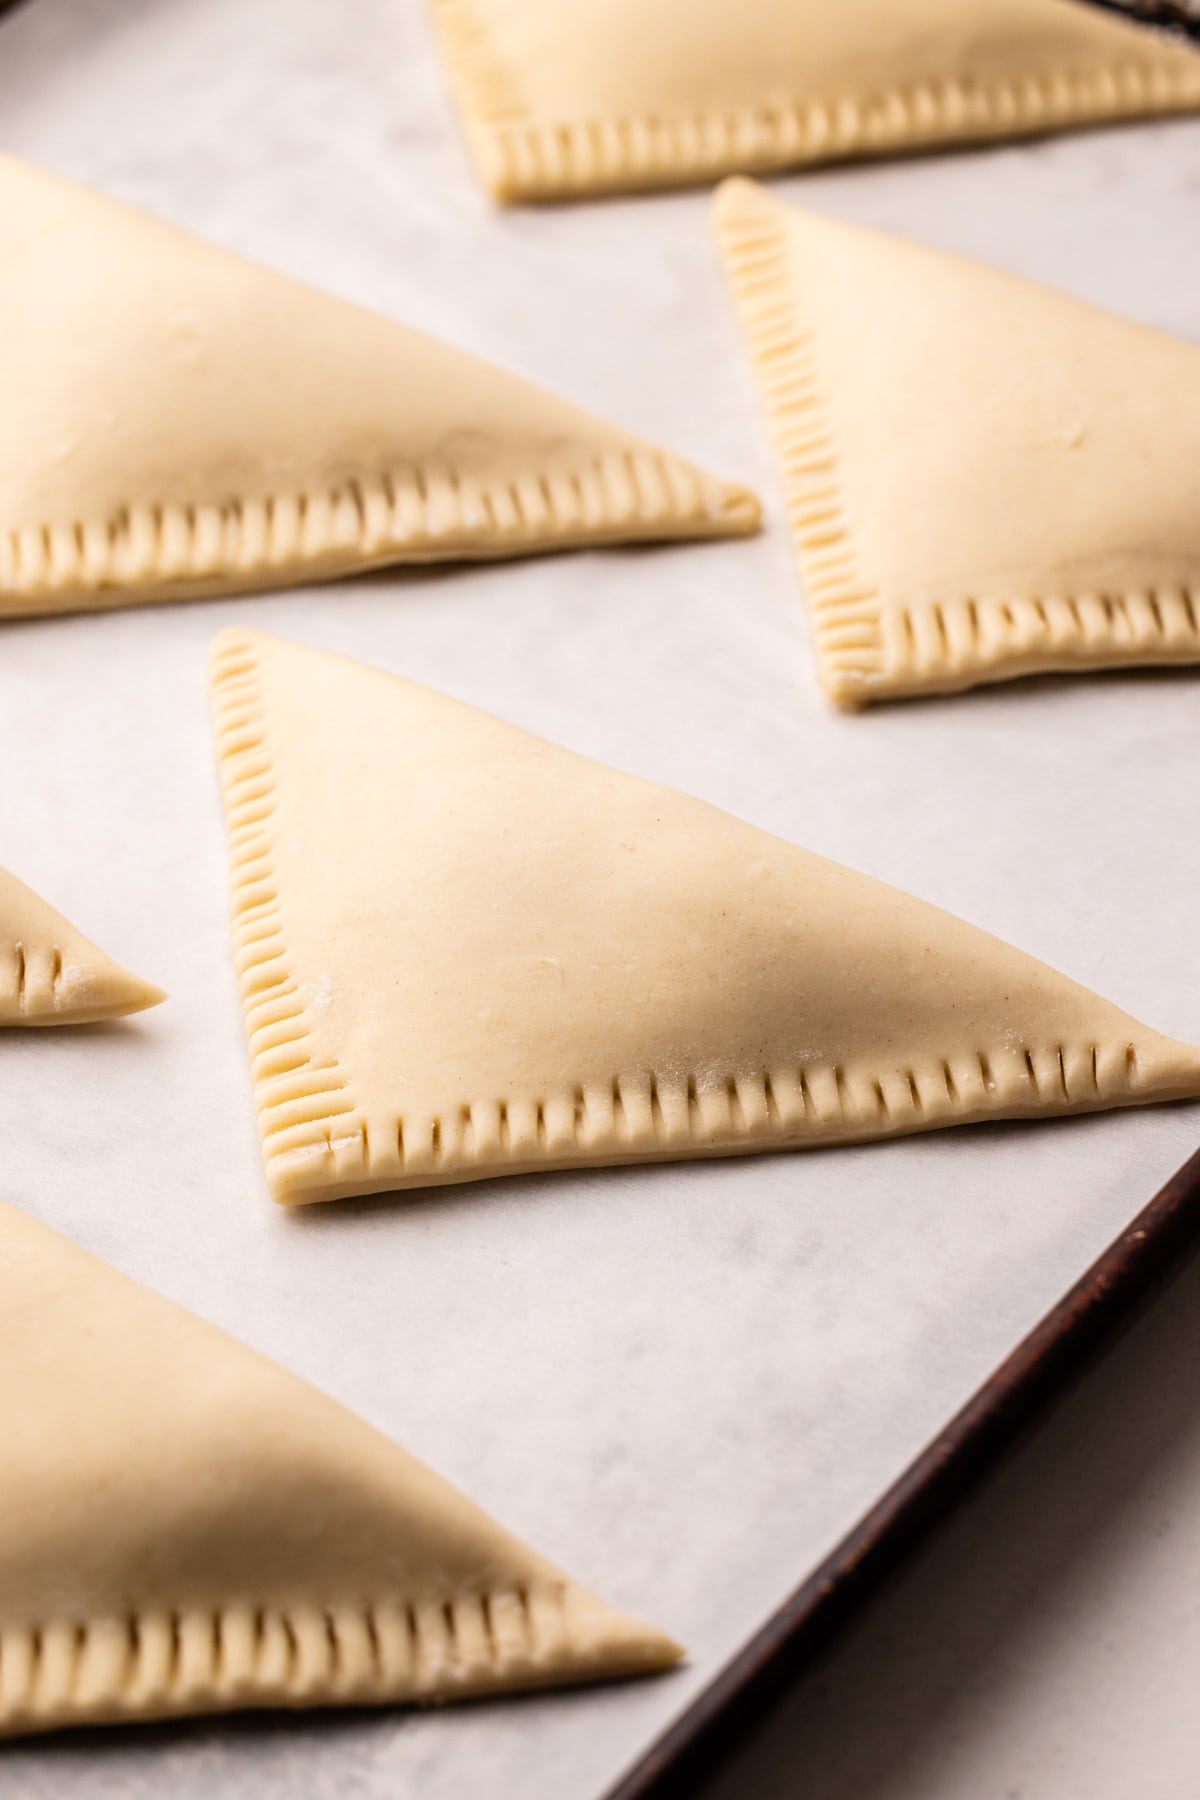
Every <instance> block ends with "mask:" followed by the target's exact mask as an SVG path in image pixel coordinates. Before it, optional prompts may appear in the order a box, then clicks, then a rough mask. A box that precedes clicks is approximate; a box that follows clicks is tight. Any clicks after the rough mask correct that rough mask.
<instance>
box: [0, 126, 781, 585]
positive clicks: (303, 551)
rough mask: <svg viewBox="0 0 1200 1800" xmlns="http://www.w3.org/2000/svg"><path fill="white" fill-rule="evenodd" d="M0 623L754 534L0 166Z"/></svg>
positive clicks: (536, 407)
mask: <svg viewBox="0 0 1200 1800" xmlns="http://www.w3.org/2000/svg"><path fill="white" fill-rule="evenodd" d="M0 218H2V219H3V224H4V279H3V281H2V282H0V390H2V391H3V395H4V404H3V406H2V407H0V616H3V615H4V614H6V613H7V614H20V613H46V612H59V611H64V610H68V609H72V608H80V607H102V606H116V605H124V604H130V603H132V602H134V601H144V600H170V599H182V598H187V597H189V596H194V595H203V594H225V593H236V592H240V591H244V590H246V589H250V588H264V587H274V586H280V585H286V584H289V583H294V582H297V581H310V580H317V579H323V578H325V577H328V576H333V575H343V574H346V573H348V572H350V571H353V570H358V569H366V568H371V567H375V566H378V565H381V564H384V563H394V562H409V561H417V562H420V561H429V560H433V559H446V558H462V557H487V556H510V555H513V554H516V553H518V552H525V551H531V550H548V549H553V548H556V547H561V546H565V545H574V544H600V543H606V542H614V541H618V540H621V541H624V540H631V539H657V538H684V537H705V536H720V535H727V534H730V533H737V532H745V531H749V530H752V529H753V528H754V527H755V525H756V524H757V522H758V503H757V501H756V500H755V499H754V497H753V495H751V494H749V493H747V492H746V490H745V489H744V488H739V487H733V486H730V485H728V484H726V483H724V482H720V481H717V480H715V479H714V478H713V477H711V476H708V475H705V474H703V473H702V472H701V471H700V470H698V469H696V468H694V467H693V466H692V465H691V464H690V463H687V462H684V461H683V460H682V459H681V458H680V457H677V456H673V455H671V454H669V453H668V452H666V451H664V450H659V449H657V448H655V447H654V446H653V445H652V444H648V443H646V442H644V441H643V440H642V439H640V438H636V437H633V436H632V435H630V433H628V432H624V431H620V430H618V429H617V428H616V427H615V426H612V425H608V424H606V423H605V422H604V421H602V420H600V419H596V418H593V417H592V416H591V415H590V414H588V413H585V412H583V411H581V410H580V409H579V408H578V407H575V406H571V405H569V404H568V403H567V402H566V401H564V400H559V399H557V398H556V397H555V396H554V395H552V394H547V393H544V392H542V390H540V389H539V388H536V387H534V386H532V385H531V384H530V383H528V382H526V381H522V380H520V379H519V378H518V377H516V376H514V375H508V374H505V373H504V372H503V371H502V370H500V369H497V368H493V367H491V366H490V365H489V364H487V363H484V362H480V361H477V360H476V359H475V358H474V357H471V356H467V355H466V354H464V352H462V351H460V350H454V349H452V348H450V347H449V346H448V345H445V344H440V343H438V342H436V341H435V340H434V339H432V338H427V337H425V336H423V335H422V334H421V333H419V332H415V331H410V330H407V329H406V328H405V327H404V326H401V325H397V324H394V323H392V322H391V321H390V320H388V319H384V318H381V317H379V316H377V315H376V314H374V313H369V312H364V311H362V310H361V309H360V308H358V307H355V306H351V305H349V304H348V303H347V302H345V301H342V300H337V299H334V298H333V297H332V296H331V295H328V294H323V293H320V292H318V291H317V290H316V289H314V288H309V287H305V286H304V285H303V284H301V283H300V282H297V281H293V280H291V279H289V278H288V277H287V276H285V275H280V274H277V273H275V272H273V271H271V270H269V269H263V268H259V267H257V266H256V265H255V264H253V263H249V262H245V261H243V260H242V259H241V258H240V257H237V256H234V255H233V254H232V253H231V252H229V251H227V250H222V249H219V248H218V247H217V246H216V245H213V244H207V243H204V242H203V241H201V240H200V239H198V238H194V237H190V236H188V235H187V234H186V233H185V232H182V231H178V230H175V229H174V228H173V227H171V226H169V225H165V224H163V223H161V222H160V221H158V220H156V219H152V218H149V217H147V216H145V215H143V214H141V213H137V212H133V211H130V210H128V209H127V208H126V207H123V206H120V205H118V204H117V203H116V202H115V201H112V200H108V199H105V198H104V197H102V196H101V195H98V194H93V193H89V192H88V191H87V190H85V189H83V188H78V187H75V186H73V185H72V184H70V183H69V182H65V181H60V180H57V179H56V178H54V177H53V176H50V175H46V174H43V173H42V172H41V171H39V170H36V169H32V168H30V167H28V166H27V165H25V164H23V163H20V162H17V161H16V160H15V159H13V158H11V157H0Z"/></svg>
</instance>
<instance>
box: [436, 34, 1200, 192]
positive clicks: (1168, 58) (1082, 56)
mask: <svg viewBox="0 0 1200 1800" xmlns="http://www.w3.org/2000/svg"><path fill="white" fill-rule="evenodd" d="M432 4H433V11H434V17H435V19H436V21H437V24H438V27H439V30H440V35H441V40H442V48H443V52H444V55H445V58H446V62H447V65H448V68H449V71H450V75H451V78H452V81H453V84H454V88H455V91H456V94H457V98H458V102H459V107H460V110H461V112H462V115H463V119H464V123H465V126H466V130H467V134H468V138H469V141H470V144H471V149H472V151H473V154H474V157H475V160H476V163H477V165H478V168H479V172H480V175H481V176H482V178H483V180H484V182H485V183H486V184H487V186H488V187H489V188H490V189H491V191H492V193H493V194H494V195H495V196H496V198H497V199H499V200H545V199H552V198H561V197H564V196H572V195H579V194H588V193H596V192H602V191H604V190H606V189H613V188H637V187H652V186H663V185H668V184H671V183H678V182H687V181H703V180H706V179H709V178H711V177H712V176H715V175H725V174H729V173H731V172H733V171H735V170H748V169H777V168H787V167H790V166H793V165H799V164H802V163H813V162H826V161H831V160H837V159H841V158H844V157H851V156H882V155H888V154H893V153H895V152H897V151H906V150H914V149H918V148H920V147H922V146H929V145H944V144H953V143H962V142H971V141H983V140H986V139H989V138H1007V137H1017V136H1020V135H1022V134H1026V135H1027V134H1029V133H1032V132H1042V131H1051V130H1059V129H1062V128H1063V127H1067V126H1073V125H1087V124H1093V123H1096V122H1097V121H1102V120H1106V119H1120V118H1129V117H1134V116H1137V115H1144V114H1150V113H1162V112H1172V111H1181V110H1185V109H1190V108H1193V107H1195V106H1197V105H1200V56H1197V55H1196V54H1194V53H1192V52H1189V51H1188V50H1187V49H1185V48H1183V47H1180V46H1177V45H1175V44H1170V43H1167V42H1166V41H1165V40H1162V39H1157V38H1155V37H1154V36H1152V35H1151V34H1149V33H1148V32H1146V31H1144V30H1142V29H1140V28H1138V27H1137V26H1134V25H1131V24H1129V23H1127V22H1126V21H1125V20H1123V19H1115V18H1105V17H1104V16H1102V15H1100V14H1097V13H1095V12H1093V11H1089V10H1088V8H1086V7H1084V6H1081V5H1079V4H1077V3H1076V0H739V4H737V5H732V4H730V0H655V4H654V5H653V6H648V5H647V4H646V0H570V4H569V5H567V4H564V3H563V0H432Z"/></svg>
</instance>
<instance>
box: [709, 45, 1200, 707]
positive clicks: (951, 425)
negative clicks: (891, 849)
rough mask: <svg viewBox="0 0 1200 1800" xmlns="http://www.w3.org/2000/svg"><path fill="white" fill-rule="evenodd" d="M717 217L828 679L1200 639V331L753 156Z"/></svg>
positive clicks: (1158, 651) (1053, 660) (839, 687)
mask: <svg viewBox="0 0 1200 1800" xmlns="http://www.w3.org/2000/svg"><path fill="white" fill-rule="evenodd" d="M1081 10H1082V9H1081ZM716 228H717V234H718V238H719V241H720V244H721V248H722V251H723V254H724V258H725V261H726V263H727V266H728V269H729V273H730V277H731V280H732V285H733V290H734V295H735V298H736V301H737V306H738V311H739V314H740V317H741V322H742V325H743V328H744V331H745V335H746V338H747V341H748V343H749V346H750V352H751V356H752V358H753V362H754V366H755V371H756V374H757V378H758V383H759V387H760V389H761V392H762V396H763V400H764V403H765V406H766V411H767V417H768V421H769V424H770V429H771V432H772V435H773V438H774V443H775V449H776V453H777V457H778V461H779V466H780V470H781V474H782V480H783V489H784V496H785V499H786V503H787V509H788V514H789V517H790V520H791V526H792V531H793V534H794V538H795V543H796V549H797V552H798V555H799V558H800V563H801V567H802V570H803V574H804V580H805V587H806V590H807V597H808V604H809V610H810V613H811V616H812V623H813V635H814V638H815V641H816V649H817V659H818V663H819V667H820V674H821V679H822V682H823V683H824V686H825V689H826V691H827V693H828V694H829V696H830V698H831V699H832V700H834V701H835V702H836V703H837V704H838V705H840V706H849V707H854V706H860V705H862V704H864V703H865V702H867V701H871V700H883V699H889V698H892V697H894V696H898V695H906V694H928V693H940V692H948V691H952V690H955V689H959V688H966V687H972V686H974V685H975V684H976V683H979V682H986V681H999V680H1002V679H1004V678H1005V677H1008V676H1014V675H1025V674H1031V673H1038V672H1048V671H1053V670H1084V669H1095V668H1111V667H1114V666H1117V665H1122V664H1150V663H1191V662H1196V661H1197V660H1200V508H1198V507H1197V503H1196V500H1197V470H1198V469H1200V346H1198V345H1195V344H1191V343H1186V342H1184V341H1182V340H1180V339H1177V338H1173V337H1169V336H1167V335H1166V334H1165V333H1163V332H1160V331H1153V330H1150V329H1149V328H1147V327H1145V326H1142V325H1135V324H1132V323H1130V322H1129V321H1128V320H1125V319H1120V318H1117V317H1115V316H1114V315H1113V314H1111V313H1108V312H1104V311H1102V310H1100V309H1099V308H1097V307H1094V306H1090V305H1087V304H1085V303H1084V302H1083V301H1080V300H1074V299H1070V298H1068V297H1067V296H1066V295H1064V294H1058V293H1054V292H1051V291H1050V290H1049V289H1046V288H1042V287H1038V286H1035V285H1034V284H1032V283H1030V282H1027V281H1023V280H1020V279H1019V278H1018V277H1016V276H1013V275H1008V274H1003V273H1001V272H1000V271H999V270H997V269H991V268H987V267H985V266H983V265H982V264H979V263H975V262H970V261H967V260H965V259H963V258H961V257H957V256H951V255H948V254H946V253H945V252H943V251H940V250H930V249H925V248H923V247H921V246H920V245H917V244H911V243H907V242H904V241H902V240H900V239H897V238H892V237H886V236H882V235H880V234H878V233H875V232H873V231H865V230H862V229H860V228H859V227H857V226H851V225H844V224H840V223H838V222H835V221H834V220H831V219H827V218H822V217H819V216H817V215H816V214H814V213H808V212H802V211H800V210H799V209H798V208H796V207H793V206H788V205H784V204H783V203H781V202H780V201H778V200H776V199H774V198H773V197H772V196H771V195H769V194H768V193H767V192H766V191H765V190H764V189H762V188H760V187H757V186H755V184H754V183H752V182H747V181H731V182H727V183H726V184H725V186H724V187H722V188H721V190H720V192H719V194H718V197H717V206H716Z"/></svg>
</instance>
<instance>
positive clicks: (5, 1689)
mask: <svg viewBox="0 0 1200 1800" xmlns="http://www.w3.org/2000/svg"><path fill="white" fill-rule="evenodd" d="M0 1363H2V1364H3V1368H4V1382H3V1386H2V1388H0V1443H2V1444H3V1455H2V1456H0V1735H6V1734H15V1733H20V1732H32V1731H46V1730H50V1729H53V1728H55V1727H57V1726H63V1725H91V1724H98V1723H102V1722H105V1721H116V1720H121V1721H127V1720H134V1719H157V1718H165V1717H168V1716H172V1715H176V1714H184V1713H208V1712H223V1711H227V1710H230V1709H234V1708H239V1709H240V1708H244V1707H266V1706H270V1707H279V1706H285V1707H301V1706H347V1705H365V1704H379V1703H387V1702H398V1701H428V1700H451V1699H456V1698H458V1697H459V1696H460V1695H467V1694H481V1693H492V1692H499V1691H502V1690H507V1689H516V1688H533V1687H544V1686H549V1685H552V1684H558V1683H566V1682H578V1681H591V1680H598V1679H600V1678H603V1677H608V1676H618V1675H631V1674H641V1673H646V1672H649V1671H651V1670H655V1669H661V1668H666V1667H668V1666H669V1665H671V1664H672V1663H674V1662H676V1661H677V1660H678V1658H679V1656H680V1654H681V1652H680V1651H679V1649H678V1647H677V1646H676V1645H675V1644H673V1643H672V1642H671V1641H670V1639H669V1638H666V1637H664V1636H663V1635H662V1634H661V1633H660V1632H658V1631H655V1630H653V1629H652V1628H651V1627H649V1626H646V1625H642V1624H640V1623H639V1622H638V1621H636V1620H634V1619H630V1618H627V1617H625V1616H624V1615H623V1614H621V1613H619V1612H617V1611H615V1610H614V1609H613V1608H612V1607H610V1606H608V1605H607V1604H606V1603H605V1602H604V1601H602V1600H599V1599H597V1597H596V1596H595V1595H594V1594H591V1593H589V1592H588V1591H587V1590H586V1589H585V1588H582V1587H579V1586H578V1585H577V1584H576V1583H575V1582H574V1581H572V1580H570V1578H569V1577H568V1576H566V1575H564V1574H563V1573H562V1572H561V1571H560V1570H558V1569H556V1568H555V1567H554V1566H553V1564H551V1563H549V1562H547V1561H546V1560H545V1559H544V1558H543V1557H541V1556H539V1555H537V1554H536V1552H534V1551H533V1550H530V1549H528V1548H527V1547H526V1546H525V1545H524V1544H522V1543H521V1542H520V1541H519V1540H518V1539H517V1538H514V1537H512V1536H510V1535H509V1533H508V1532H507V1531H505V1530H503V1529H502V1527H501V1526H499V1525H497V1524H496V1523H495V1522H494V1521H493V1520H492V1519H490V1518H489V1517H488V1516H487V1514H486V1513H483V1512H481V1511H480V1510H479V1508H478V1507H477V1506H474V1505H473V1504H472V1503H471V1501H469V1500H467V1499H466V1498H465V1497H464V1496H463V1495H462V1494H460V1493H458V1492H457V1491H456V1490H455V1489H454V1488H452V1487H451V1486H450V1485H449V1483H447V1482H445V1481H443V1480H442V1479H441V1478H440V1477H439V1476H437V1475H435V1474H434V1473H433V1471H432V1470H431V1469H428V1468H426V1467H425V1466H424V1465H423V1464H421V1463H419V1462H417V1461H416V1460H415V1458H413V1457H411V1456H409V1455H408V1454H407V1452H405V1451H404V1450H402V1449H400V1448H399V1446H398V1445H396V1444H394V1443H391V1442H390V1441H389V1440H388V1439H387V1438H385V1437H382V1436H381V1435H380V1434H379V1433H378V1432H377V1431H374V1430H372V1428H371V1427H370V1426H368V1425H366V1424H364V1423H363V1421H362V1420H361V1419H357V1418H355V1417H354V1416H353V1414H351V1413H349V1412H347V1411H345V1409H344V1408H343V1407H341V1406H338V1405H337V1404H335V1402H334V1401H332V1400H329V1399H327V1398H326V1397H325V1395H323V1394H320V1393H318V1392H317V1391H316V1390H315V1389H313V1388H311V1387H309V1386H308V1385H307V1384H306V1383H305V1382H303V1381H301V1380H299V1379H298V1378H297V1377H296V1376H294V1375H290V1374H288V1373H287V1372H286V1371H285V1370H284V1369H281V1368H279V1367H277V1366H276V1365H275V1364H274V1363H271V1362H268V1361H267V1360H266V1359H265V1358H264V1357H261V1356H258V1355H256V1354H255V1353H254V1352H253V1351H251V1350H248V1349H247V1348H246V1347H245V1346H244V1345H242V1344H239V1343H237V1342H235V1341H234V1340H233V1339H232V1338H229V1337H226V1336H225V1334H224V1333H223V1332H221V1331H218V1330H216V1329H215V1328H214V1327H213V1326H211V1325H208V1324H205V1323H204V1322H203V1321H202V1320H201V1319H198V1318H196V1317H194V1316H193V1315H192V1314H191V1313H188V1312H185V1311H184V1310H183V1309H182V1308H181V1307H178V1306H175V1305H174V1304H172V1302H170V1301H168V1300H165V1299H163V1298H162V1297H161V1296H159V1295H158V1294H154V1293H151V1292H150V1291H149V1290H148V1289H146V1288H144V1287H140V1286H139V1285H138V1284H137V1283H136V1282H134V1281H131V1280H129V1279H128V1278H127V1277H126V1276H124V1275H120V1274H118V1273H117V1271H116V1270H115V1269H112V1268H109V1267H108V1266H107V1265H105V1264H104V1263H101V1262H97V1261H96V1260H95V1259H94V1258H93V1257H91V1256H89V1255H88V1254H87V1253H86V1252H85V1251H83V1250H81V1249H80V1248H79V1247H78V1246H77V1245H75V1244H73V1243H71V1242H69V1241H68V1240H67V1239H66V1238H62V1237H59V1236H58V1235H57V1234H56V1233H55V1232H52V1231H49V1230H47V1228H46V1227H45V1226H44V1225H39V1224H37V1223H35V1222H34V1220H32V1219H30V1218H28V1217H27V1216H26V1215H25V1214H23V1213H21V1212H18V1211H17V1210H16V1209H15V1208H14V1207H11V1206H6V1205H0Z"/></svg>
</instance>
